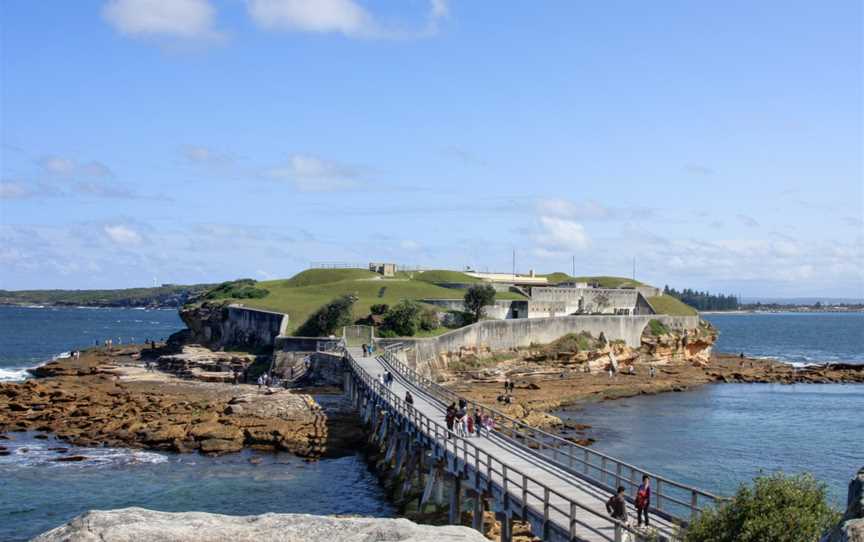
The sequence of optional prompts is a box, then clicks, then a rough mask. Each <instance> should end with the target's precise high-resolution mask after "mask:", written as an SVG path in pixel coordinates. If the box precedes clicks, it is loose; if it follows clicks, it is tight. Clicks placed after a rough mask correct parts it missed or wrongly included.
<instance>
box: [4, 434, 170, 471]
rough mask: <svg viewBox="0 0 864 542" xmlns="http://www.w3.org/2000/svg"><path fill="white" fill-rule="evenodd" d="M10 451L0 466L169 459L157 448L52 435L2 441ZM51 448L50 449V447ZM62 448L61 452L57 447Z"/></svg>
mask: <svg viewBox="0 0 864 542" xmlns="http://www.w3.org/2000/svg"><path fill="white" fill-rule="evenodd" d="M3 445H4V446H6V447H7V448H8V449H9V451H10V452H12V453H11V454H9V455H7V456H0V468H2V467H5V466H7V465H8V466H14V467H16V468H21V467H49V466H50V467H56V468H70V467H71V468H87V467H91V468H92V467H100V466H112V467H113V466H126V465H141V464H157V463H165V462H166V461H168V456H166V455H164V454H160V453H157V452H149V451H145V450H133V449H125V448H82V447H78V446H72V445H70V444H68V443H65V442H63V441H59V440H56V439H54V438H51V439H49V440H45V441H39V440H35V439H30V438H26V437H25V438H22V439H20V440H14V441H4V444H3ZM52 448H53V449H52ZM58 448H62V449H63V450H65V451H63V452H60V451H58ZM72 456H82V457H84V459H83V460H80V461H57V459H59V458H62V457H72Z"/></svg>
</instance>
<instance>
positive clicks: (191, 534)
mask: <svg viewBox="0 0 864 542" xmlns="http://www.w3.org/2000/svg"><path fill="white" fill-rule="evenodd" d="M103 540H111V541H112V542H157V541H158V542H175V541H176V542H180V541H182V542H204V541H212V540H230V541H231V542H253V541H254V542H276V541H279V542H319V541H320V542H373V541H379V540H388V541H392V542H485V541H486V538H485V537H484V536H483V535H482V534H480V533H479V532H477V531H474V530H472V529H469V528H468V527H461V526H444V527H436V526H431V525H418V524H416V523H413V522H411V521H408V520H407V519H379V518H346V517H331V516H313V515H308V514H263V515H260V516H225V515H221V514H207V513H203V512H180V513H172V512H156V511H153V510H146V509H144V508H123V509H120V510H109V511H91V512H87V513H85V514H83V515H80V516H78V517H76V518H75V519H73V520H72V521H70V522H69V523H67V524H65V525H62V526H60V527H57V528H56V529H52V530H50V531H48V532H46V533H43V534H41V535H39V536H37V537H36V538H34V539H32V540H31V542H61V541H62V542H66V541H75V542H100V541H103Z"/></svg>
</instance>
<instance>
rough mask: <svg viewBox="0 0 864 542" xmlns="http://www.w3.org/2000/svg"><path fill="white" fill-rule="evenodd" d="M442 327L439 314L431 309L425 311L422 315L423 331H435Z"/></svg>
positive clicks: (421, 324) (421, 325) (421, 327)
mask: <svg viewBox="0 0 864 542" xmlns="http://www.w3.org/2000/svg"><path fill="white" fill-rule="evenodd" d="M440 325H441V321H440V320H438V313H437V312H435V311H434V310H432V309H429V308H426V309H423V312H421V313H420V329H422V330H423V331H432V330H433V329H438V326H440Z"/></svg>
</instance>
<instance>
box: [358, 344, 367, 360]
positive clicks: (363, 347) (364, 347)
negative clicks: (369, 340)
mask: <svg viewBox="0 0 864 542" xmlns="http://www.w3.org/2000/svg"><path fill="white" fill-rule="evenodd" d="M360 347H361V348H362V349H363V357H364V358H366V357H369V348H367V347H366V343H363V344H362V345H360Z"/></svg>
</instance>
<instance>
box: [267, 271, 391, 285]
mask: <svg viewBox="0 0 864 542" xmlns="http://www.w3.org/2000/svg"><path fill="white" fill-rule="evenodd" d="M378 276H380V275H378V274H377V273H374V272H372V271H369V270H368V269H307V270H306V271H301V272H300V273H297V274H296V275H294V276H293V277H291V278H290V279H288V280H285V281H281V282H284V283H285V284H286V285H287V286H314V285H317V284H330V283H331V282H339V281H342V280H358V279H374V278H376V277H378Z"/></svg>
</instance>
